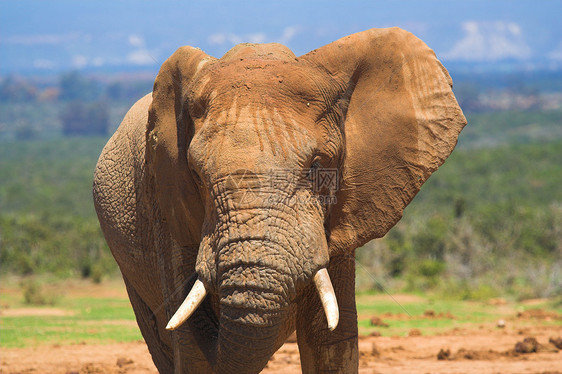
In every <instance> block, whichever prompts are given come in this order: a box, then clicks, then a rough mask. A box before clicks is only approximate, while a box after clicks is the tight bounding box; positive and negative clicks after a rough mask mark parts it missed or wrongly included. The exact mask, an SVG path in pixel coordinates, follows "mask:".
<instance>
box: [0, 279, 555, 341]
mask: <svg viewBox="0 0 562 374" xmlns="http://www.w3.org/2000/svg"><path fill="white" fill-rule="evenodd" d="M15 279H16V278H7V277H3V279H2V288H1V292H0V306H1V309H0V311H1V312H0V326H1V328H0V331H1V332H0V347H1V348H21V347H29V346H31V347H34V346H39V345H66V344H84V343H86V344H108V343H120V342H132V341H138V340H140V339H142V336H141V334H140V331H139V329H138V327H137V325H136V322H135V317H134V314H133V310H132V308H131V305H130V304H129V300H128V298H127V295H126V292H125V290H124V286H123V284H122V283H121V281H116V280H110V281H106V282H104V283H102V284H101V285H97V284H93V283H91V282H88V281H76V280H72V281H68V280H67V281H64V282H61V281H57V283H55V284H50V285H45V284H43V286H42V289H43V290H44V292H48V291H50V292H62V290H64V291H65V293H64V295H62V296H61V297H60V298H59V299H58V302H57V304H56V305H54V306H49V307H45V306H40V307H38V306H30V305H26V304H25V303H24V299H23V294H22V290H21V287H19V286H18V284H19V281H17V280H15ZM42 281H45V280H44V279H43V280H42ZM57 290H58V291H57ZM538 308H541V309H543V310H547V311H555V312H557V313H559V314H562V302H560V301H558V302H556V301H555V300H554V301H552V300H551V301H547V300H544V301H540V302H539V303H536V302H535V303H533V304H532V305H530V304H528V303H525V302H523V303H513V302H507V303H506V304H505V305H500V306H497V305H492V304H490V303H487V302H474V301H458V300H443V299H432V298H430V297H427V296H417V295H396V296H395V297H394V299H393V298H391V297H390V296H388V295H385V294H372V293H359V294H358V295H357V310H358V315H359V322H358V324H359V332H360V334H361V335H368V334H370V333H372V332H373V331H378V332H380V333H381V335H383V336H405V335H407V334H408V332H409V331H410V330H411V329H414V328H416V329H419V330H420V331H421V332H422V334H423V335H434V334H439V333H443V332H445V331H450V330H452V329H455V328H461V329H462V328H466V329H478V328H479V327H480V326H488V327H490V328H492V327H494V326H495V323H496V321H497V320H498V319H506V320H507V321H508V323H509V324H511V325H512V326H517V327H518V328H522V327H524V326H527V325H531V324H532V325H534V326H536V325H538V324H540V325H560V324H561V323H562V321H561V320H559V319H558V320H556V319H554V320H536V319H533V320H520V319H517V318H516V317H515V316H516V313H517V312H518V311H522V310H526V309H538ZM427 310H432V311H434V312H435V314H439V313H450V314H452V315H453V316H454V318H446V317H445V318H428V317H424V312H425V311H427ZM407 313H409V315H410V316H408V314H407ZM372 316H379V317H381V318H382V320H383V321H384V322H386V323H387V324H389V326H388V327H377V326H371V325H370V319H371V317H372Z"/></svg>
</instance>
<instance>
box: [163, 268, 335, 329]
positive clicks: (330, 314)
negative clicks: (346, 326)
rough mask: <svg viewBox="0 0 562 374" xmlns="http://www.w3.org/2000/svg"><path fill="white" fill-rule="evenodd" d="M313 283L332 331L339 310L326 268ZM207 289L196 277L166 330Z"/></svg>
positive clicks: (188, 314) (179, 321)
mask: <svg viewBox="0 0 562 374" xmlns="http://www.w3.org/2000/svg"><path fill="white" fill-rule="evenodd" d="M313 282H314V285H315V287H316V290H317V291H318V294H319V296H320V301H321V302H322V307H323V308H324V312H325V314H326V320H327V322H328V328H329V329H330V331H333V330H334V329H335V328H336V327H337V325H338V322H339V310H338V302H337V299H336V294H335V292H334V288H333V286H332V281H331V280H330V275H329V274H328V270H326V268H322V269H320V270H318V271H317V272H316V274H315V275H314V278H313ZM206 296H207V290H206V288H205V285H204V284H203V282H201V280H199V279H196V280H195V283H194V284H193V286H192V288H191V291H189V294H188V295H187V296H186V298H185V300H184V301H183V303H182V304H181V305H180V307H179V308H178V310H177V311H176V313H175V314H174V315H173V316H172V318H171V319H170V321H169V322H168V324H167V325H166V329H167V330H175V329H177V328H178V327H180V326H181V325H182V324H183V323H185V321H187V320H188V319H189V317H191V315H192V314H193V313H194V312H195V311H196V310H197V308H198V307H199V305H201V303H202V302H203V300H205V297H206Z"/></svg>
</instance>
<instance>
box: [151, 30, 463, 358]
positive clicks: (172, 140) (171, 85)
mask: <svg viewBox="0 0 562 374" xmlns="http://www.w3.org/2000/svg"><path fill="white" fill-rule="evenodd" d="M464 125H465V119H464V117H463V115H462V112H461V110H460V108H459V107H458V105H457V102H456V100H455V98H454V96H453V93H452V91H451V79H450V77H449V75H448V73H447V72H446V70H445V69H444V68H443V66H442V65H441V64H440V62H439V61H438V60H437V59H436V57H435V55H434V53H433V52H432V51H431V50H430V49H429V48H428V47H427V46H426V45H425V44H424V43H423V42H422V41H420V40H419V39H417V38H416V37H414V36H413V35H411V34H409V33H407V32H404V31H402V30H399V29H373V30H369V31H366V32H363V33H359V34H355V35H352V36H349V37H346V38H343V39H341V40H338V41H336V42H334V43H332V44H329V45H327V46H324V47H322V48H319V49H317V50H314V51H312V52H310V53H308V54H306V55H304V56H301V57H295V55H294V54H293V53H292V52H291V51H290V50H289V49H287V48H286V47H284V46H281V45H278V44H265V45H256V44H242V45H238V46H236V47H234V48H233V49H232V50H231V51H229V52H228V53H227V54H226V55H225V56H223V57H222V58H221V59H215V58H213V57H210V56H208V55H206V54H205V53H204V52H202V51H201V50H198V49H194V48H191V47H183V48H180V49H179V50H178V51H176V52H175V53H174V54H173V55H172V56H171V57H170V58H169V59H168V60H167V61H166V62H165V63H164V64H163V66H162V68H161V70H160V72H159V74H158V77H157V79H156V82H155V84H154V92H153V102H152V106H151V108H150V111H149V124H148V131H147V144H148V147H147V149H148V152H147V161H148V165H149V170H150V171H151V174H152V175H153V177H154V181H155V186H156V190H157V196H158V200H159V204H160V206H161V208H162V211H163V214H164V218H165V220H166V222H167V223H168V226H169V227H170V230H171V232H172V235H173V236H174V238H175V240H176V241H177V242H178V243H179V244H180V245H183V246H192V245H198V246H199V252H198V256H197V265H196V271H197V274H198V282H197V283H196V286H195V287H194V290H193V292H192V295H190V296H191V299H188V300H186V302H185V303H184V304H188V305H187V306H186V307H187V309H189V308H190V305H189V304H191V309H193V308H195V307H197V304H198V302H200V300H201V299H202V297H203V296H204V295H205V294H210V295H211V298H212V299H213V300H215V312H216V314H218V319H219V326H220V327H219V328H218V331H217V340H218V341H217V342H215V344H216V346H215V348H214V349H211V351H212V353H211V354H210V356H211V361H212V362H214V363H215V365H217V366H219V367H220V366H221V365H223V364H224V363H223V358H222V357H221V356H225V355H228V357H229V360H230V362H234V363H237V362H239V363H243V364H244V365H256V368H258V369H259V368H261V367H263V366H264V365H265V363H266V362H267V359H268V358H269V356H270V355H271V354H272V353H273V352H274V351H275V349H276V348H278V347H279V345H280V344H282V339H284V337H282V338H279V336H282V334H280V333H279V331H280V329H284V328H285V323H286V321H287V319H288V316H289V315H290V314H291V313H292V312H294V304H295V302H296V300H298V296H299V294H300V292H301V291H302V290H303V288H305V287H307V285H309V284H310V283H311V282H314V279H316V281H317V283H318V286H319V288H320V289H321V290H323V292H324V293H325V294H324V298H325V303H324V306H325V308H326V310H327V317H328V323H329V324H331V326H330V327H331V328H334V327H335V324H337V306H336V305H335V301H334V300H333V299H331V296H333V295H332V294H331V293H330V289H331V285H330V281H329V278H328V277H327V276H326V275H327V273H326V272H325V271H324V270H322V269H324V268H326V267H327V265H328V263H329V261H330V257H331V256H334V255H336V254H339V253H342V252H345V251H350V250H353V249H355V248H356V247H358V246H361V245H363V244H364V243H366V242H367V241H369V240H371V239H373V238H377V237H381V236H383V235H384V234H385V233H386V232H387V231H388V230H389V229H390V228H391V227H392V226H393V225H394V224H395V223H396V222H397V221H398V220H399V219H400V217H401V215H402V211H403V209H404V207H405V206H406V205H407V204H408V203H409V202H410V201H411V199H412V198H413V197H414V196H415V194H416V193H417V192H418V191H419V189H420V187H421V185H422V184H423V183H424V182H425V180H426V179H427V178H428V177H429V176H430V175H431V173H432V172H433V171H435V170H436V169H437V167H439V166H440V165H441V164H442V163H443V161H444V160H445V158H446V157H447V156H448V155H449V154H450V152H451V151H452V149H453V148H454V146H455V144H456V140H457V136H458V134H459V132H460V130H461V129H462V127H463V126H464ZM319 271H320V272H319ZM197 294H198V295H199V296H198V295H197ZM330 300H332V301H330ZM334 308H335V309H334ZM182 313H183V315H182ZM330 313H331V314H330ZM187 314H189V311H184V312H180V313H179V317H177V318H176V320H174V322H173V323H172V327H176V326H177V325H178V324H179V323H180V322H181V321H180V320H184V319H185V318H186V317H187ZM226 334H230V336H226ZM249 336H251V337H252V338H253V339H256V336H259V337H261V338H260V339H259V341H260V344H259V349H256V348H255V347H256V346H255V344H254V345H253V344H252V343H251V342H248V341H246V340H247V337H249ZM267 337H271V339H269V340H268V339H267ZM223 340H224V342H229V344H228V345H227V344H223ZM237 343H239V344H237ZM248 346H250V347H252V346H253V347H254V349H253V350H250V351H248V349H247V348H246V349H242V348H241V347H248ZM225 357H226V356H225ZM231 369H233V368H232V367H231ZM246 369H247V367H246Z"/></svg>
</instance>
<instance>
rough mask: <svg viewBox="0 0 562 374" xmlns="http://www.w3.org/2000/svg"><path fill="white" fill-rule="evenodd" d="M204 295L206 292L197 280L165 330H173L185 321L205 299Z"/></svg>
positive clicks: (201, 283)
mask: <svg viewBox="0 0 562 374" xmlns="http://www.w3.org/2000/svg"><path fill="white" fill-rule="evenodd" d="M206 295H207V290H205V285H204V284H203V282H201V281H200V280H199V279H197V280H196V281H195V283H194V284H193V287H192V288H191V291H189V294H188V295H187V296H186V298H185V300H184V301H183V303H181V305H180V307H179V308H178V310H177V311H176V313H175V314H174V315H173V316H172V318H171V319H170V322H168V325H166V330H175V329H177V328H178V327H180V326H181V325H182V324H183V323H184V322H185V321H187V319H188V318H189V317H190V316H191V315H192V314H193V312H195V310H196V309H197V307H198V306H199V305H200V304H201V302H202V301H203V299H205V296H206Z"/></svg>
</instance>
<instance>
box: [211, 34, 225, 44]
mask: <svg viewBox="0 0 562 374" xmlns="http://www.w3.org/2000/svg"><path fill="white" fill-rule="evenodd" d="M207 41H208V42H209V44H211V45H220V44H224V43H225V42H226V34H221V33H217V34H213V35H210V36H209V37H208V38H207Z"/></svg>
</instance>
